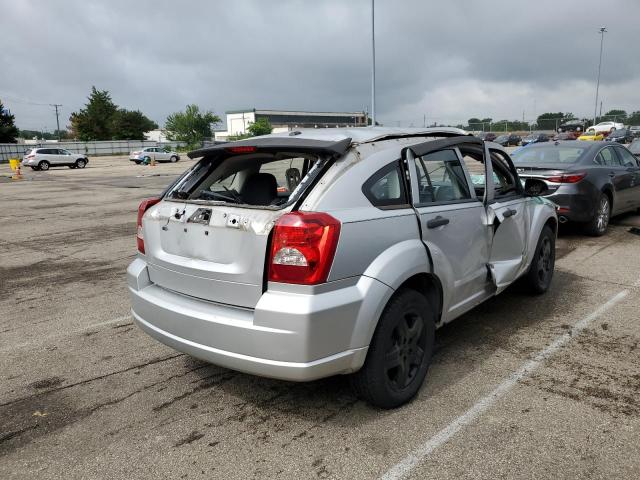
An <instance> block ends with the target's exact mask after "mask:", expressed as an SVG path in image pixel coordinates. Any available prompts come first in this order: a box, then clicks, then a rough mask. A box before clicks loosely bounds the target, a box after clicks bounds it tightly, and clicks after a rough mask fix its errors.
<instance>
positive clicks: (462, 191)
mask: <svg viewBox="0 0 640 480" xmlns="http://www.w3.org/2000/svg"><path fill="white" fill-rule="evenodd" d="M189 156H190V157H192V158H200V157H201V159H200V161H199V162H197V163H196V164H194V166H193V167H192V168H190V169H189V170H187V171H186V172H185V173H184V174H183V175H182V176H181V177H180V178H179V179H178V180H177V181H175V182H174V183H173V184H172V185H171V186H170V187H169V188H168V189H167V190H166V191H165V192H164V193H163V194H162V195H161V196H160V197H159V198H153V199H147V200H145V201H143V202H142V204H141V205H140V207H139V210H138V233H137V246H138V252H139V255H138V256H137V258H136V259H135V260H134V261H133V263H131V265H130V266H129V268H128V284H129V291H130V293H131V301H132V313H133V317H134V319H135V322H136V323H137V325H139V327H140V328H141V329H142V330H144V331H145V332H147V333H148V334H149V335H151V336H152V337H154V338H156V339H157V340H159V341H160V342H162V343H164V344H166V345H169V346H171V347H173V348H175V349H176V350H179V351H181V352H185V353H187V354H189V355H192V356H194V357H197V358H200V359H203V360H205V361H207V362H211V363H213V364H216V365H221V366H223V367H227V368H230V369H235V370H239V371H242V372H247V373H251V374H254V375H261V376H265V377H272V378H279V379H285V380H293V381H309V380H315V379H318V378H322V377H327V376H331V375H336V374H352V380H353V385H354V388H355V390H356V392H357V394H358V395H359V396H360V397H361V398H363V399H365V400H366V401H368V402H369V403H371V404H373V405H376V406H379V407H382V408H393V407H397V406H399V405H402V404H403V403H405V402H407V401H409V400H410V399H411V398H412V397H414V396H415V395H416V393H417V392H418V390H419V389H420V386H421V385H422V383H423V381H424V379H425V376H426V374H427V369H428V368H429V363H430V361H431V356H432V353H433V349H434V335H435V331H436V329H437V328H438V327H440V326H442V325H444V324H445V323H448V322H451V321H452V320H454V319H455V318H456V317H459V316H460V315H462V314H463V313H465V312H467V311H468V310H470V309H472V308H473V307H475V306H476V305H478V304H480V303H481V302H483V301H485V300H487V299H488V298H490V297H492V296H494V295H496V294H498V293H500V292H501V291H503V290H504V289H505V288H506V287H507V286H509V285H511V284H512V283H513V282H515V281H516V280H518V279H522V281H523V283H525V284H526V285H528V287H529V288H530V289H531V290H532V291H533V292H535V293H542V292H545V291H546V290H547V289H548V288H549V284H550V282H551V278H552V276H553V270H554V260H555V239H556V231H557V217H556V211H555V206H554V204H552V203H551V202H549V201H548V200H546V199H544V198H542V197H536V196H535V193H527V185H523V184H522V181H521V180H520V179H519V177H518V174H517V172H516V170H515V168H514V166H513V164H512V162H511V159H510V158H509V155H508V154H507V153H506V152H505V151H504V149H503V148H502V147H500V146H499V145H497V144H495V143H489V142H484V141H482V140H481V139H478V138H476V137H473V136H469V135H467V134H466V132H464V131H463V130H458V129H453V128H434V129H391V128H383V127H375V128H356V129H344V130H341V129H331V130H324V129H323V130H322V131H320V130H311V131H295V132H290V133H288V134H287V133H285V134H274V135H266V136H261V137H256V138H250V139H247V140H242V141H239V142H233V143H229V144H222V145H217V146H213V147H210V148H205V149H202V150H198V151H195V152H192V153H190V154H189Z"/></svg>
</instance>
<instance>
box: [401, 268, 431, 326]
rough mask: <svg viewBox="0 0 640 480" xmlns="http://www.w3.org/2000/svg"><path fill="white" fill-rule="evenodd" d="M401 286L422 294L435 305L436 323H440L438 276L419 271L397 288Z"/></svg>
mask: <svg viewBox="0 0 640 480" xmlns="http://www.w3.org/2000/svg"><path fill="white" fill-rule="evenodd" d="M401 288H410V289H412V290H415V291H416V292H418V293H421V294H423V295H424V296H425V297H426V298H427V300H428V301H429V303H430V304H431V305H433V306H434V307H435V312H436V325H437V324H439V323H440V319H441V318H442V285H441V283H440V280H439V279H438V277H436V276H435V275H431V274H428V273H419V274H417V275H414V276H413V277H410V278H408V279H407V280H405V281H404V283H403V284H402V285H400V287H399V288H398V290H400V289H401Z"/></svg>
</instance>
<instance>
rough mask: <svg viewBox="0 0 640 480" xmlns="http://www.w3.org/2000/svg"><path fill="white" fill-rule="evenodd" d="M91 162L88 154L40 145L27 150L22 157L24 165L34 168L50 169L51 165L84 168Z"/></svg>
mask: <svg viewBox="0 0 640 480" xmlns="http://www.w3.org/2000/svg"><path fill="white" fill-rule="evenodd" d="M87 163H89V159H88V158H87V156H86V155H83V154H81V153H72V152H70V151H69V150H65V149H64V148H54V147H42V148H41V147H38V148H32V149H30V150H27V151H26V152H25V153H24V156H23V157H22V166H24V167H31V168H32V169H33V170H49V168H51V167H61V166H62V167H64V166H66V167H69V168H84V167H86V166H87Z"/></svg>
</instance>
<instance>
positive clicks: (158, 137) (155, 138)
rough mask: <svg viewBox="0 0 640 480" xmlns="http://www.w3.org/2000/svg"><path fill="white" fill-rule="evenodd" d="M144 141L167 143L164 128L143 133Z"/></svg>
mask: <svg viewBox="0 0 640 480" xmlns="http://www.w3.org/2000/svg"><path fill="white" fill-rule="evenodd" d="M143 135H144V139H145V140H150V141H152V142H158V143H163V142H166V141H167V131H166V130H165V129H164V128H156V129H155V130H149V131H148V132H144V134H143Z"/></svg>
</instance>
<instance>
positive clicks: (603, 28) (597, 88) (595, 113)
mask: <svg viewBox="0 0 640 480" xmlns="http://www.w3.org/2000/svg"><path fill="white" fill-rule="evenodd" d="M606 31H607V27H600V30H598V33H599V34H600V61H599V62H598V81H597V82H596V106H595V108H594V109H593V124H594V125H595V124H596V117H597V113H598V90H600V70H601V68H602V46H603V44H604V34H605V33H606ZM600 110H601V111H600V114H601V115H602V104H600Z"/></svg>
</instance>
